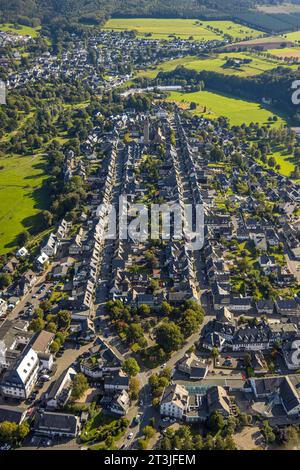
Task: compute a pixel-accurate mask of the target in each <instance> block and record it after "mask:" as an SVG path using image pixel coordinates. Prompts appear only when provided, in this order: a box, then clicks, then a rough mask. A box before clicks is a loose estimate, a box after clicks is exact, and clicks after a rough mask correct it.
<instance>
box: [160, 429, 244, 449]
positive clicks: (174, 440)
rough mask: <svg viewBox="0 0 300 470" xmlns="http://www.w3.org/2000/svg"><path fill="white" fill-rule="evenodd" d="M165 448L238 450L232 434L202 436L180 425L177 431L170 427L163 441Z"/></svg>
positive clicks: (163, 447) (162, 445)
mask: <svg viewBox="0 0 300 470" xmlns="http://www.w3.org/2000/svg"><path fill="white" fill-rule="evenodd" d="M161 449H163V450H173V449H178V450H236V445H235V443H234V440H233V439H232V436H231V435H227V436H226V437H225V438H224V437H222V436H221V435H220V434H219V435H217V436H215V437H214V436H212V435H211V434H208V435H207V436H206V437H201V435H200V434H195V435H193V434H192V432H191V429H190V428H189V427H188V426H180V428H179V429H178V430H177V431H174V429H172V428H169V429H167V430H166V433H165V435H164V437H163V439H162V441H161Z"/></svg>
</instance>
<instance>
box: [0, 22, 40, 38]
mask: <svg viewBox="0 0 300 470" xmlns="http://www.w3.org/2000/svg"><path fill="white" fill-rule="evenodd" d="M40 29H41V27H40V26H39V27H37V28H31V27H30V26H23V25H13V24H11V23H5V24H3V23H2V24H0V31H7V32H10V33H16V34H20V35H21V36H31V37H33V38H36V37H37V36H38V35H39V31H40Z"/></svg>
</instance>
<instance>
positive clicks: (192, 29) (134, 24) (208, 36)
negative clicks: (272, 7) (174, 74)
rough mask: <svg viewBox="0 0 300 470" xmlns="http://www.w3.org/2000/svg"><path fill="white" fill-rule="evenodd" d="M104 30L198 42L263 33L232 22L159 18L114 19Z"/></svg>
mask: <svg viewBox="0 0 300 470" xmlns="http://www.w3.org/2000/svg"><path fill="white" fill-rule="evenodd" d="M104 29H107V30H115V31H126V30H129V31H130V30H135V31H137V33H138V35H139V36H141V37H146V36H147V35H151V36H148V37H150V38H152V39H167V40H168V39H170V38H171V37H172V36H176V37H179V38H182V39H189V38H190V37H192V38H193V39H195V40H198V41H202V40H203V41H210V40H214V39H221V38H222V37H223V36H224V34H226V35H228V34H230V35H231V36H232V37H233V38H234V39H245V38H249V37H251V38H252V37H255V38H256V37H259V36H261V35H262V34H263V33H261V31H256V30H254V29H251V28H248V27H246V26H242V25H239V24H237V23H233V22H232V21H200V20H194V19H193V20H192V19H189V20H188V19H187V20H186V19H174V18H172V19H161V18H159V19H157V18H113V19H111V20H109V21H108V22H107V23H106V24H105V26H104Z"/></svg>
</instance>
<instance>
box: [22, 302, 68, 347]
mask: <svg viewBox="0 0 300 470" xmlns="http://www.w3.org/2000/svg"><path fill="white" fill-rule="evenodd" d="M70 324H71V313H70V312H69V311H67V310H60V311H59V312H58V313H57V314H54V313H53V312H52V303H51V302H50V300H43V301H42V302H41V303H40V305H39V307H38V308H37V309H36V310H35V311H34V314H33V318H32V320H31V322H30V324H29V330H31V331H34V332H38V331H41V330H44V329H45V330H47V331H49V332H50V333H55V338H54V341H53V342H52V344H51V351H52V352H53V353H56V352H57V351H58V350H59V349H60V347H61V346H62V345H63V343H64V342H65V340H66V337H67V335H68V329H69V326H70Z"/></svg>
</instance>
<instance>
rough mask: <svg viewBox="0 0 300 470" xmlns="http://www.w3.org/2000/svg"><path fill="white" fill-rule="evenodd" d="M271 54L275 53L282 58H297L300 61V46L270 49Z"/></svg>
mask: <svg viewBox="0 0 300 470" xmlns="http://www.w3.org/2000/svg"><path fill="white" fill-rule="evenodd" d="M268 52H269V53H270V54H273V55H275V56H277V57H281V58H283V59H284V58H287V59H290V58H295V59H297V60H298V61H300V48H299V47H285V48H282V49H270V50H268Z"/></svg>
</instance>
